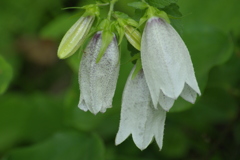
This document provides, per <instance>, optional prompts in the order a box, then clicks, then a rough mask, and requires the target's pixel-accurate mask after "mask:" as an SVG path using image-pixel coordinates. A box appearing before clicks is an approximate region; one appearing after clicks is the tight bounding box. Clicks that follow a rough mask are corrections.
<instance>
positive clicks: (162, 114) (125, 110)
mask: <svg viewBox="0 0 240 160" xmlns="http://www.w3.org/2000/svg"><path fill="white" fill-rule="evenodd" d="M134 69H135V67H134V68H133V70H132V72H131V73H130V75H129V77H128V80H127V83H126V85H125V88H124V91H123V97H122V109H121V119H120V126H119V130H118V133H117V136H116V140H115V143H116V145H118V144H120V143H122V142H123V141H124V140H125V139H126V138H127V137H128V136H129V135H130V134H132V137H133V141H134V143H135V144H136V145H137V147H138V148H139V149H141V150H143V149H145V148H146V147H147V146H148V145H149V144H150V143H151V141H152V139H153V137H155V140H156V142H157V144H158V146H159V148H160V149H161V148H162V143H163V131H164V124H165V118H166V111H165V110H163V109H162V108H161V107H159V108H158V109H155V108H154V106H153V103H152V99H151V96H150V92H149V89H148V86H147V83H146V80H145V76H144V72H143V70H141V71H139V72H138V74H137V75H136V77H135V78H132V74H133V72H134Z"/></svg>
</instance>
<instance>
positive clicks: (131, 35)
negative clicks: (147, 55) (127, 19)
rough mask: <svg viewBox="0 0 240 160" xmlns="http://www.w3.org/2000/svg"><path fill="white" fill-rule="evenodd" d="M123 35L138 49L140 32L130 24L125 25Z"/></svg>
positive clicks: (139, 47)
mask: <svg viewBox="0 0 240 160" xmlns="http://www.w3.org/2000/svg"><path fill="white" fill-rule="evenodd" d="M125 36H126V38H127V40H128V41H129V43H130V44H131V45H132V46H133V47H135V48H136V49H137V50H139V51H140V49H141V33H140V32H139V31H138V30H137V29H135V28H133V27H132V26H129V25H126V26H125Z"/></svg>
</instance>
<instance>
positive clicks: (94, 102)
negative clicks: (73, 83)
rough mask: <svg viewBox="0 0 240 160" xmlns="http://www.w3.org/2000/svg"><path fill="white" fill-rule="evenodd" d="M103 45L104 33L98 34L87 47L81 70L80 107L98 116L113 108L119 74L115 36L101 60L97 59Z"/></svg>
mask: <svg viewBox="0 0 240 160" xmlns="http://www.w3.org/2000/svg"><path fill="white" fill-rule="evenodd" d="M101 44H102V32H97V33H96V34H95V35H94V36H93V38H92V39H91V41H90V42H89V44H88V46H87V47H86V49H85V51H84V53H83V56H82V59H81V63H80V70H79V85H80V92H81V93H80V101H79V105H78V107H79V108H80V109H82V110H84V111H87V110H89V111H90V112H92V113H94V114H97V113H98V112H105V111H106V109H107V108H111V107H112V98H113V96H114V92H115V89H116V84H117V78H118V74H119V50H118V43H117V39H116V37H115V36H114V37H113V39H112V41H111V43H110V44H109V46H108V47H107V49H106V51H105V53H104V55H103V57H102V58H101V60H100V61H99V62H98V63H96V58H97V56H98V53H99V51H100V48H101Z"/></svg>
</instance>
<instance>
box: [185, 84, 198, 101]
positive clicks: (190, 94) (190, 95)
mask: <svg viewBox="0 0 240 160" xmlns="http://www.w3.org/2000/svg"><path fill="white" fill-rule="evenodd" d="M181 97H182V98H183V99H185V100H186V101H188V102H190V103H195V101H196V98H197V92H196V91H195V90H193V89H192V88H191V87H189V85H188V84H185V87H184V89H183V91H182V93H181Z"/></svg>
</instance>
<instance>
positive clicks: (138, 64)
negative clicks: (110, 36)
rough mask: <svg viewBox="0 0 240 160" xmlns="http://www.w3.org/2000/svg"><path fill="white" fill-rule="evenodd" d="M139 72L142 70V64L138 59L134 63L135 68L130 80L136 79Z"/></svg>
mask: <svg viewBox="0 0 240 160" xmlns="http://www.w3.org/2000/svg"><path fill="white" fill-rule="evenodd" d="M140 70H142V62H141V59H138V60H137V63H136V68H135V70H134V72H133V74H132V79H134V78H135V77H136V75H137V74H138V72H139V71H140Z"/></svg>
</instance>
